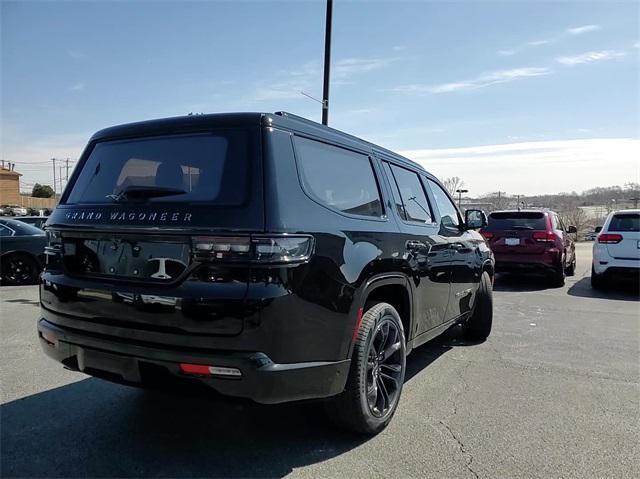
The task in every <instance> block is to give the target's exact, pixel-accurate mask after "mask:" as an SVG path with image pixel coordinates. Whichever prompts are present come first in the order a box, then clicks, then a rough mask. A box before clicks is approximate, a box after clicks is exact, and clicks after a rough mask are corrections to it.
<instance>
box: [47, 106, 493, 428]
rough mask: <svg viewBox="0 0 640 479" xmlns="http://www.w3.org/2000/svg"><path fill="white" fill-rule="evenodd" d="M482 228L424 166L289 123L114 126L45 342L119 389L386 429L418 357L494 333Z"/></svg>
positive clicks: (96, 158)
mask: <svg viewBox="0 0 640 479" xmlns="http://www.w3.org/2000/svg"><path fill="white" fill-rule="evenodd" d="M485 223H486V217H485V216H484V214H483V213H482V212H480V211H478V210H470V211H467V212H466V218H463V217H461V215H460V213H459V212H458V209H457V208H456V207H455V204H454V202H453V201H452V200H451V198H450V197H449V195H448V194H447V193H446V191H445V189H444V188H443V187H442V185H441V184H440V182H439V181H438V180H437V179H436V178H435V177H434V176H432V175H431V174H429V173H427V172H426V171H425V170H424V169H422V167H420V166H419V165H417V164H415V163H413V162H411V161H409V160H407V159H405V158H402V157H401V156H398V155H396V154H395V153H392V152H391V151H388V150H385V149H383V148H380V147H378V146H376V145H373V144H371V143H367V142H365V141H363V140H360V139H358V138H355V137H353V136H349V135H347V134H345V133H341V132H339V131H337V130H333V129H331V128H327V127H324V126H322V125H319V124H317V123H314V122H311V121H309V120H305V119H303V118H299V117H296V116H293V115H289V114H286V113H276V114H262V113H245V114H219V115H199V116H190V117H181V118H173V119H165V120H155V121H149V122H144V123H137V124H130V125H124V126H117V127H113V128H108V129H106V130H103V131H100V132H98V133H96V134H95V135H94V136H93V138H92V139H91V140H90V142H89V145H88V147H87V149H86V150H85V153H84V154H83V156H82V158H81V159H80V160H79V166H78V168H76V170H75V172H74V174H73V177H72V178H71V179H70V182H69V186H68V188H67V189H66V190H65V192H64V194H63V195H62V198H61V201H60V204H59V206H58V207H57V208H56V210H55V211H54V212H53V214H52V215H51V217H50V219H49V221H48V222H47V225H46V228H47V231H48V232H49V234H50V236H49V237H50V243H49V245H48V246H47V250H46V251H47V266H46V269H45V271H44V273H43V277H42V284H41V291H40V292H41V303H42V319H41V320H40V321H39V323H38V330H39V335H40V338H41V344H42V347H43V348H44V351H45V352H46V353H47V354H48V355H50V356H51V357H52V358H54V359H56V360H58V361H60V362H62V363H63V364H64V365H65V367H67V368H69V369H75V370H81V371H84V372H85V373H87V374H91V375H94V376H97V377H102V378H106V379H108V380H112V381H119V382H125V383H127V384H135V385H143V386H144V385H148V384H155V383H156V382H157V381H160V382H161V383H163V384H166V383H167V382H168V381H167V380H166V379H167V378H172V379H176V378H180V379H183V380H191V381H197V382H200V383H202V384H205V385H208V386H210V387H211V388H213V389H215V390H216V391H218V392H220V393H222V394H225V395H229V396H237V397H243V398H250V399H253V400H255V401H257V402H261V403H280V402H285V401H294V400H302V399H323V400H326V408H327V410H328V411H329V413H330V415H331V417H332V418H333V419H335V420H336V421H337V422H339V423H341V424H343V425H345V426H347V427H349V428H351V429H353V430H355V431H360V432H363V433H369V434H372V433H376V432H378V431H380V430H381V429H382V428H384V427H385V426H386V425H387V424H388V422H389V421H390V420H391V417H392V416H393V413H394V411H395V409H396V406H397V404H398V400H399V398H400V393H401V390H402V386H403V382H404V374H405V357H406V355H407V354H408V353H409V352H411V350H412V349H413V348H415V347H417V346H419V345H421V344H422V343H424V342H426V341H428V340H430V339H432V338H434V337H435V336H437V335H439V334H441V333H442V332H443V331H445V330H446V329H448V328H450V327H451V326H453V325H456V324H459V323H463V324H464V328H465V329H464V330H465V331H466V334H467V336H468V337H470V338H472V339H474V340H476V341H482V340H484V339H485V338H486V337H487V336H488V335H489V333H490V330H491V321H492V277H493V269H494V268H493V257H492V254H491V251H490V249H489V248H488V247H487V245H486V243H485V241H484V239H483V238H482V236H481V235H480V234H479V233H478V232H477V231H475V230H476V229H477V228H480V227H481V226H483V225H484V224H485Z"/></svg>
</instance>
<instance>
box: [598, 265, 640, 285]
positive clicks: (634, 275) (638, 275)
mask: <svg viewBox="0 0 640 479" xmlns="http://www.w3.org/2000/svg"><path fill="white" fill-rule="evenodd" d="M599 266H601V267H600V268H596V266H595V264H594V270H595V271H596V273H597V274H599V275H603V276H606V277H608V278H613V279H617V278H620V279H629V280H636V281H640V265H636V266H615V265H605V266H604V267H603V266H602V265H599Z"/></svg>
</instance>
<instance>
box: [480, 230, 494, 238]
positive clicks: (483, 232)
mask: <svg viewBox="0 0 640 479" xmlns="http://www.w3.org/2000/svg"><path fill="white" fill-rule="evenodd" d="M480 234H481V235H482V236H484V239H486V240H490V239H491V238H493V237H494V236H495V235H494V234H493V233H492V232H490V231H481V232H480Z"/></svg>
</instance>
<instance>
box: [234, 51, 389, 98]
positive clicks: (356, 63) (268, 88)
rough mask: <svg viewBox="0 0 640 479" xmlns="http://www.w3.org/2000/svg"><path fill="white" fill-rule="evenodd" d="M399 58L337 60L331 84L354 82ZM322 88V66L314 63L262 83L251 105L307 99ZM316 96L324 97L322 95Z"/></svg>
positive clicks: (316, 94)
mask: <svg viewBox="0 0 640 479" xmlns="http://www.w3.org/2000/svg"><path fill="white" fill-rule="evenodd" d="M394 61H395V58H344V59H342V60H337V61H336V62H334V63H333V64H332V66H331V84H332V85H333V86H338V85H346V84H350V83H352V79H353V78H354V77H356V76H358V75H361V74H364V73H368V72H371V71H375V70H379V69H382V68H386V67H387V66H389V65H390V64H391V63H392V62H394ZM321 85H322V64H321V63H320V62H319V61H316V60H313V61H309V62H307V63H304V64H302V65H300V66H298V67H296V68H294V69H291V70H285V71H282V72H280V73H279V74H278V75H276V77H275V79H272V80H270V81H264V82H260V83H259V84H257V85H256V88H255V90H254V92H253V94H252V95H251V96H250V98H247V99H246V100H247V101H249V102H265V101H279V100H295V99H303V98H304V96H303V95H301V94H300V92H301V91H305V92H306V93H310V94H311V95H314V92H318V90H319V88H320V87H321ZM315 96H317V97H320V96H321V95H319V94H318V93H315Z"/></svg>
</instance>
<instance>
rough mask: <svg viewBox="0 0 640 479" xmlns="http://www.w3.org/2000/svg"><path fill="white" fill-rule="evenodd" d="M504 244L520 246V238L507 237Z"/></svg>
mask: <svg viewBox="0 0 640 479" xmlns="http://www.w3.org/2000/svg"><path fill="white" fill-rule="evenodd" d="M504 244H506V245H507V246H520V238H505V239H504Z"/></svg>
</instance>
